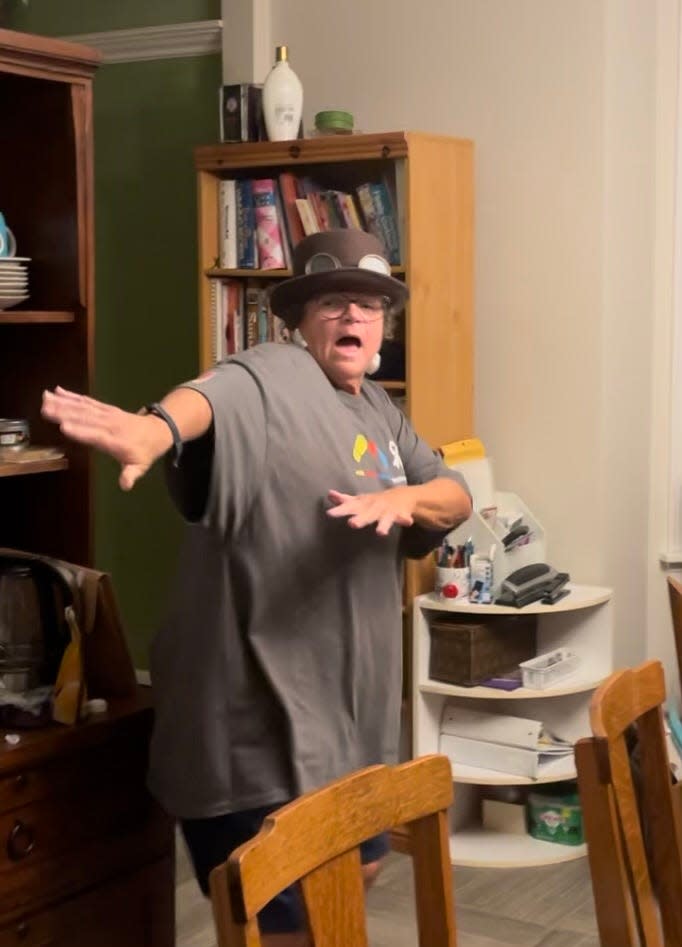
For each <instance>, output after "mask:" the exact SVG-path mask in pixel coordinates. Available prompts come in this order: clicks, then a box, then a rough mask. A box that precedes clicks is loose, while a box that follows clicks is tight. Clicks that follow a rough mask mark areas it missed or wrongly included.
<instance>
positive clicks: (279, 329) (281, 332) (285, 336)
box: [271, 313, 291, 343]
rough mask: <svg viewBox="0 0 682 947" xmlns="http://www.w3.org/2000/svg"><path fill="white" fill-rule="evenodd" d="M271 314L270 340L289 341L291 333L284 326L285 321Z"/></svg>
mask: <svg viewBox="0 0 682 947" xmlns="http://www.w3.org/2000/svg"><path fill="white" fill-rule="evenodd" d="M271 314H272V341H273V342H284V343H286V342H291V333H290V332H289V330H288V329H287V327H286V323H285V322H284V320H283V319H280V317H279V316H276V315H275V314H274V313H271Z"/></svg>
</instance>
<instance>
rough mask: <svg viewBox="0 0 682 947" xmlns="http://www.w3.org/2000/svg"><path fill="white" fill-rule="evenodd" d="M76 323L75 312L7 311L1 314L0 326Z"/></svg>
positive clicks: (46, 310)
mask: <svg viewBox="0 0 682 947" xmlns="http://www.w3.org/2000/svg"><path fill="white" fill-rule="evenodd" d="M75 321H76V314H75V313H74V312H58V311H54V310H49V309H44V310H28V309H17V310H5V311H4V312H0V325H26V324H31V323H33V324H43V325H45V324H48V323H49V324H52V325H55V324H60V323H61V324H68V323H71V322H75Z"/></svg>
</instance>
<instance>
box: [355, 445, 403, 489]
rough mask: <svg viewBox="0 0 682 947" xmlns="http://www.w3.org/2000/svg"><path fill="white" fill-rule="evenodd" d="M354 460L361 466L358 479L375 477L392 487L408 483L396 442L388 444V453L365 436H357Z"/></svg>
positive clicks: (358, 470) (357, 470) (357, 475)
mask: <svg viewBox="0 0 682 947" xmlns="http://www.w3.org/2000/svg"><path fill="white" fill-rule="evenodd" d="M353 460H354V461H355V463H356V464H358V465H359V466H358V467H356V469H355V476H356V477H373V478H374V479H375V480H381V481H383V482H384V483H390V484H391V485H392V486H398V485H400V484H405V483H407V477H406V476H405V468H404V467H403V462H402V459H401V457H400V452H399V450H398V445H397V444H396V442H395V441H389V442H388V451H387V452H386V451H383V450H381V448H380V447H378V446H377V444H376V443H375V442H374V441H372V440H370V439H369V438H367V437H365V435H364V434H357V435H356V437H355V443H354V444H353Z"/></svg>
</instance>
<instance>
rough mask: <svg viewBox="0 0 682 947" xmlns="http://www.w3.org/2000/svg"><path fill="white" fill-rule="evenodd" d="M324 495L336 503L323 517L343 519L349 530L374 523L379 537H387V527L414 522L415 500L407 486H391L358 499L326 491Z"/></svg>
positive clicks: (362, 494) (345, 494)
mask: <svg viewBox="0 0 682 947" xmlns="http://www.w3.org/2000/svg"><path fill="white" fill-rule="evenodd" d="M327 496H328V497H329V499H330V500H331V502H332V503H334V504H336V505H335V506H333V507H331V508H330V509H328V510H327V516H332V517H334V518H336V519H340V518H341V517H342V516H346V517H348V525H349V526H350V527H352V528H353V529H363V528H364V527H365V526H371V525H372V524H373V523H376V524H377V527H376V531H377V533H378V534H379V536H388V533H389V531H390V529H391V526H412V524H413V522H414V517H413V514H414V508H415V499H414V498H413V495H412V490H411V488H410V487H391V488H390V489H388V490H381V491H380V492H379V493H361V494H359V495H358V496H353V495H352V494H350V493H339V491H338V490H330V491H329V493H328V494H327Z"/></svg>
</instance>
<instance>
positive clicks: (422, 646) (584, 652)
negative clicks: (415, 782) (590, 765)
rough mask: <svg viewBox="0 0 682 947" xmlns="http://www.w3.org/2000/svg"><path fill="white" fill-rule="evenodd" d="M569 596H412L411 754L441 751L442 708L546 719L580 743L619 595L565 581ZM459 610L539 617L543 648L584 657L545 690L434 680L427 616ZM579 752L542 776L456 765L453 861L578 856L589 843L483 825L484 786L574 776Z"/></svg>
mask: <svg viewBox="0 0 682 947" xmlns="http://www.w3.org/2000/svg"><path fill="white" fill-rule="evenodd" d="M567 587H568V588H569V589H570V594H569V595H567V596H566V597H565V598H563V599H562V600H561V601H559V602H557V603H556V604H555V605H542V604H540V603H539V602H538V603H534V604H532V605H527V606H526V607H525V608H522V609H517V608H508V607H504V606H500V605H477V604H472V603H469V602H450V601H443V600H441V599H440V598H439V597H438V596H437V595H435V594H433V593H429V594H427V595H419V596H417V597H416V598H415V600H414V605H413V608H414V611H413V621H414V636H413V662H414V663H413V688H412V713H413V731H412V733H413V747H412V750H413V755H414V756H415V757H416V756H422V755H424V754H426V753H438V752H440V728H441V718H442V714H443V709H444V707H445V705H446V704H447V705H448V706H449V707H453V706H454V707H457V706H462V707H464V706H466V707H471V706H472V704H471V701H474V704H473V706H474V707H475V708H476V709H477V710H484V711H488V712H497V713H505V714H513V715H514V716H518V717H529V718H532V719H535V720H542V721H543V723H545V724H546V725H547V726H548V727H549V728H550V729H551V730H553V731H554V732H555V733H556V734H557V735H558V736H560V737H562V738H563V739H567V740H570V741H571V742H575V741H576V740H578V739H579V738H580V737H582V736H588V735H589V733H590V727H589V717H588V711H589V702H590V697H591V694H592V691H593V690H594V689H595V688H596V687H597V686H598V685H599V684H600V683H601V681H602V680H603V679H604V678H605V677H607V676H608V674H610V673H611V671H612V654H613V593H612V590H611V589H608V588H602V587H597V586H586V585H573V584H570V585H569V586H567ZM443 612H454V613H456V614H461V615H462V617H463V618H464V617H465V616H466V617H469V618H471V617H476V616H481V617H483V616H485V615H520V614H523V615H536V616H537V652H538V654H543V653H545V652H547V651H553V650H555V649H556V648H568V649H569V650H570V651H572V652H573V653H574V654H576V655H577V656H578V657H579V659H580V662H579V665H578V667H577V668H576V670H575V671H574V672H573V673H572V674H571V675H570V676H567V677H565V678H563V679H562V680H560V681H557V684H556V685H555V686H554V687H549V688H547V689H545V690H530V689H528V688H525V687H520V688H518V689H517V690H514V691H502V690H496V689H495V688H492V687H481V686H475V687H462V686H458V685H454V684H446V683H442V682H440V681H434V680H430V678H429V649H430V632H429V621H430V619H431V618H433V617H436V613H443ZM575 776H576V770H575V764H574V760H573V756H572V755H570V756H568V757H562V758H559V759H554V760H552V761H551V762H550V763H548V764H543V765H542V766H541V769H540V775H539V776H538V777H537V778H536V779H530V778H527V777H523V776H516V775H512V774H510V773H504V772H497V771H493V770H489V769H480V768H478V767H474V766H465V765H462V764H457V762H456V761H454V762H453V765H452V778H453V781H454V782H455V783H456V784H457V785H456V787H455V802H454V805H453V808H452V811H451V827H450V831H451V835H450V855H451V861H452V863H453V865H466V866H469V867H479V866H486V867H497V868H515V867H519V866H531V865H550V864H554V863H556V862H562V861H570V860H572V859H574V858H580V857H581V856H582V855H584V854H585V853H586V846H584V845H580V846H568V845H559V844H555V843H553V842H545V841H540V840H538V839H535V838H533V837H532V836H530V835H516V834H511V833H509V834H507V833H502V832H492V831H489V830H487V829H485V828H484V827H483V826H482V824H481V800H482V798H483V793H484V791H485V787H486V786H495V787H501V786H510V787H513V786H528V787H531V788H532V787H534V786H541V785H542V784H546V783H554V782H561V781H563V780H567V779H575Z"/></svg>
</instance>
